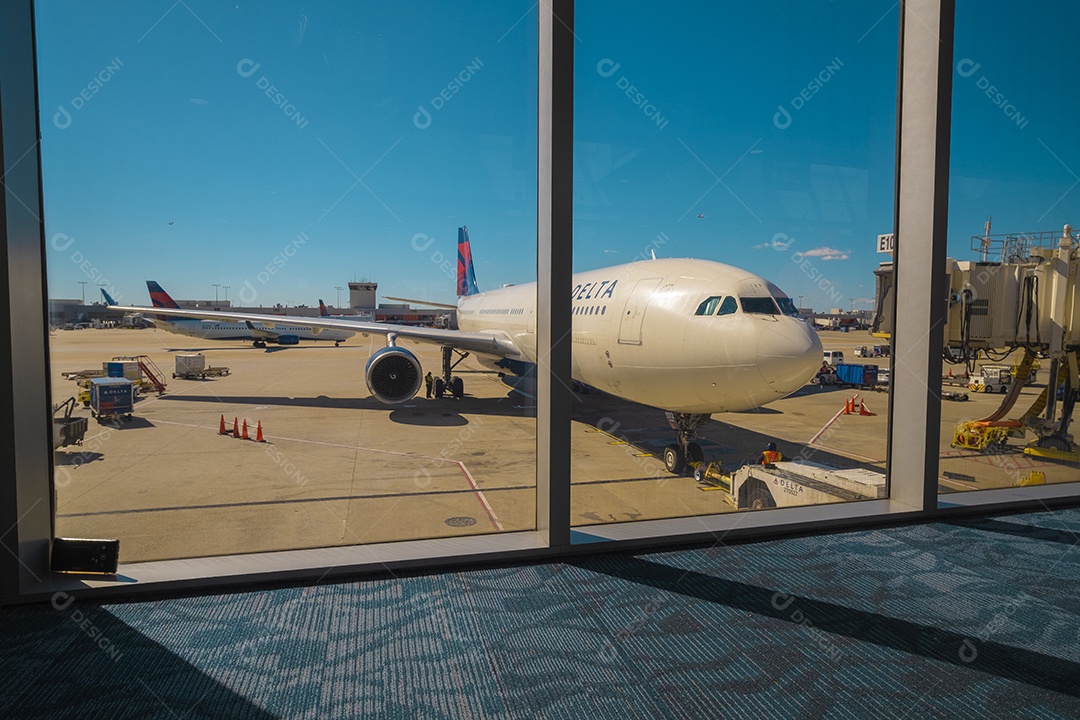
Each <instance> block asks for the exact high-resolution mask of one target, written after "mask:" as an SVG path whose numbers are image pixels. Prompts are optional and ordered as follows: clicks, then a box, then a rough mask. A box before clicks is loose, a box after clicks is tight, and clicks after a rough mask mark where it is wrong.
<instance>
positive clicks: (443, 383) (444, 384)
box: [435, 347, 469, 400]
mask: <svg viewBox="0 0 1080 720" xmlns="http://www.w3.org/2000/svg"><path fill="white" fill-rule="evenodd" d="M455 353H456V354H457V356H458V357H457V360H455V359H454V354H455ZM467 357H469V353H467V352H461V351H460V350H457V349H456V348H452V347H444V348H443V349H442V377H438V378H435V397H437V398H441V397H443V395H444V394H446V393H449V394H450V395H451V396H452V397H453V398H454V399H455V400H460V399H461V398H463V397H465V382H464V381H463V380H462V379H461V378H460V377H459V376H457V375H454V368H456V367H457V366H458V363H460V362H461V361H462V360H464V359H465V358H467Z"/></svg>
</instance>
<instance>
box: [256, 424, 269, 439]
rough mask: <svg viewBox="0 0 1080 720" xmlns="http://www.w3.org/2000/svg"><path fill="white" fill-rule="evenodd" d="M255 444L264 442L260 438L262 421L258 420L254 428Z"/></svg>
mask: <svg viewBox="0 0 1080 720" xmlns="http://www.w3.org/2000/svg"><path fill="white" fill-rule="evenodd" d="M255 442H266V440H264V439H263V436H262V420H259V424H258V425H256V426H255Z"/></svg>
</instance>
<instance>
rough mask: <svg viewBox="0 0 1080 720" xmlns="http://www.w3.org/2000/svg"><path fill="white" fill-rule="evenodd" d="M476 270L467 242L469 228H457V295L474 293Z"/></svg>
mask: <svg viewBox="0 0 1080 720" xmlns="http://www.w3.org/2000/svg"><path fill="white" fill-rule="evenodd" d="M479 292H480V289H479V288H478V287H476V271H475V270H474V269H473V260H472V246H471V245H470V244H469V228H467V227H465V226H464V225H463V226H461V227H459V228H458V240H457V294H458V297H463V296H466V295H476V294H478V293H479Z"/></svg>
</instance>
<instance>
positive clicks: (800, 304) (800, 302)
mask: <svg viewBox="0 0 1080 720" xmlns="http://www.w3.org/2000/svg"><path fill="white" fill-rule="evenodd" d="M804 297H806V296H805V295H800V296H799V308H800V309H802V299H803V298H804Z"/></svg>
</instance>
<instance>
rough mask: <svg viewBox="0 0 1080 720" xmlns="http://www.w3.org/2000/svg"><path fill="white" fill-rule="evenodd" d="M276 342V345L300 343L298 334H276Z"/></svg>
mask: <svg viewBox="0 0 1080 720" xmlns="http://www.w3.org/2000/svg"><path fill="white" fill-rule="evenodd" d="M277 344H278V345H299V344H300V336H299V335H278V337H277Z"/></svg>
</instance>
